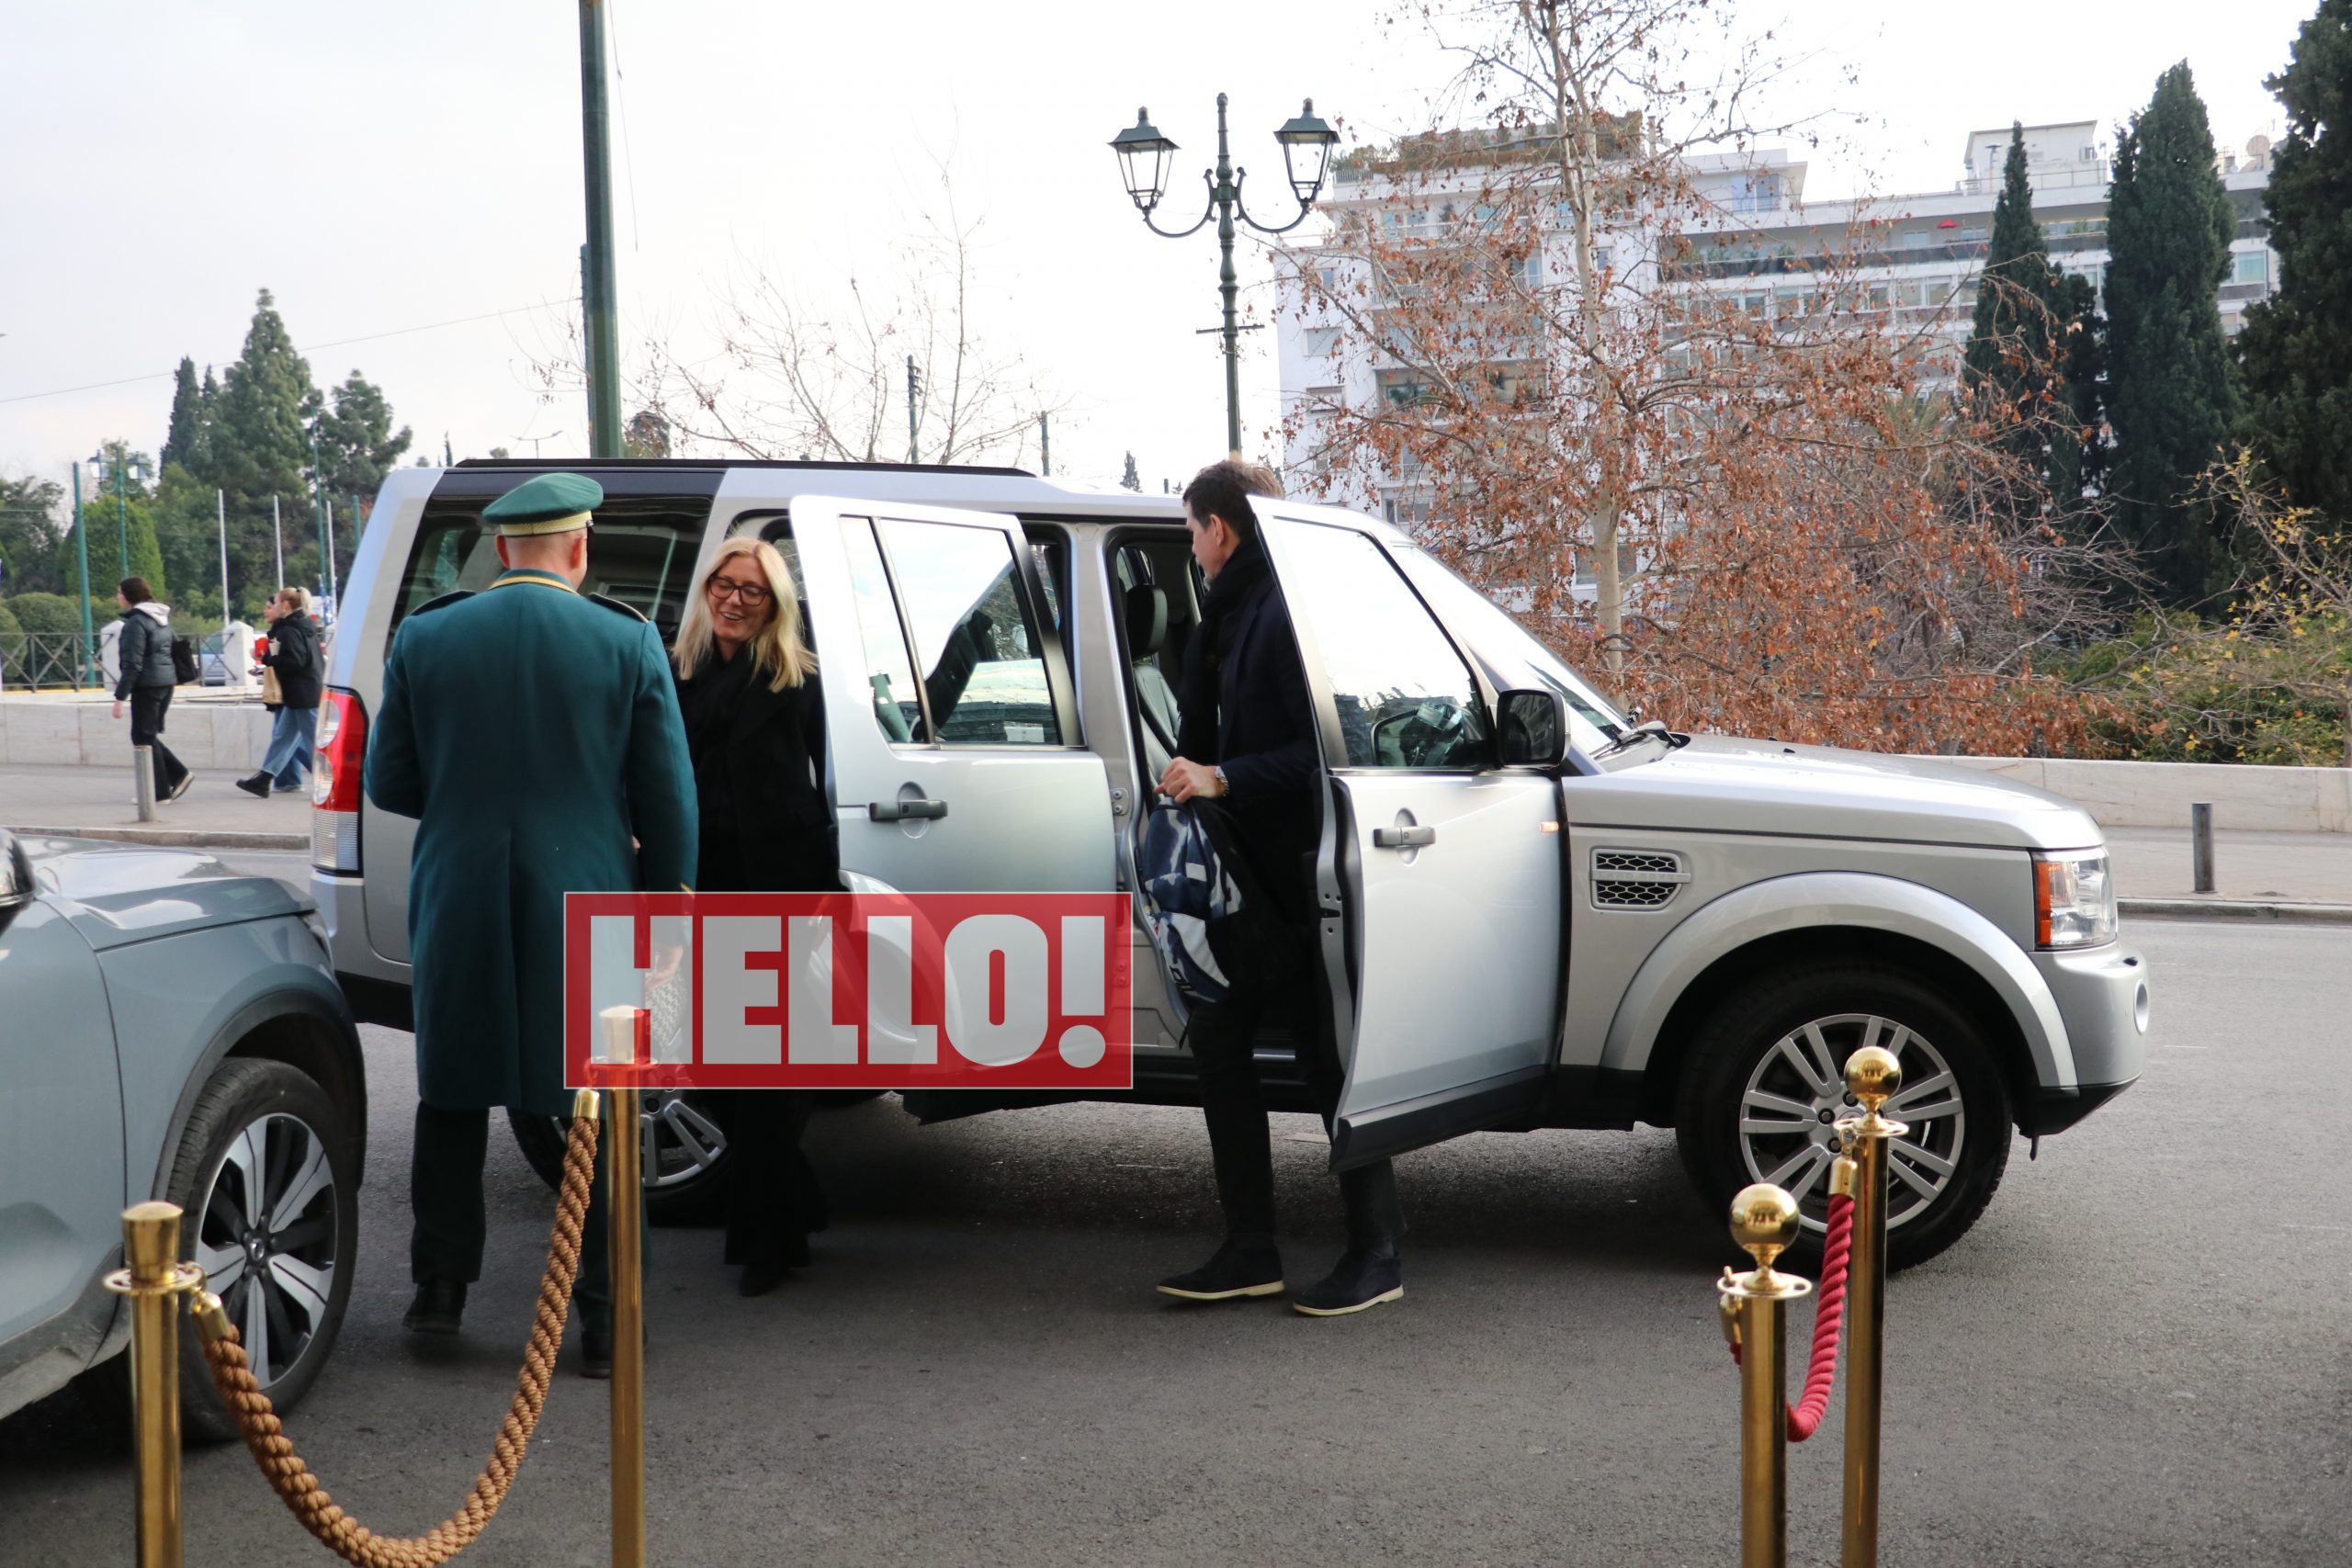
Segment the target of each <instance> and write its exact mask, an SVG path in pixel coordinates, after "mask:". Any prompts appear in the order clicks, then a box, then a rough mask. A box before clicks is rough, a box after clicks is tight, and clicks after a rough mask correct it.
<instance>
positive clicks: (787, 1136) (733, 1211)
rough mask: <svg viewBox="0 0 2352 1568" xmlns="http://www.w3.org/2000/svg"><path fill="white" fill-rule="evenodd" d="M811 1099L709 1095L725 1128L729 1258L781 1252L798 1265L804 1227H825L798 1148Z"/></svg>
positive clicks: (796, 1092) (784, 1092)
mask: <svg viewBox="0 0 2352 1568" xmlns="http://www.w3.org/2000/svg"><path fill="white" fill-rule="evenodd" d="M812 1098H813V1097H812V1096H810V1095H809V1093H808V1091H807V1090H805V1089H731V1090H728V1091H726V1092H724V1093H719V1094H714V1095H712V1096H711V1097H710V1101H709V1103H710V1108H711V1110H712V1111H713V1113H714V1114H716V1115H717V1117H718V1123H719V1125H720V1126H721V1127H723V1128H725V1129H726V1131H727V1250H726V1254H725V1260H726V1261H727V1262H729V1263H749V1262H752V1261H753V1260H754V1259H760V1258H771V1257H781V1258H783V1260H784V1261H785V1262H786V1263H788V1264H792V1265H795V1266H797V1265H799V1264H800V1263H802V1262H805V1261H806V1260H807V1258H808V1255H809V1233H810V1232H811V1231H820V1230H823V1229H824V1228H825V1226H826V1224H827V1214H826V1209H825V1193H824V1189H823V1188H821V1187H820V1186H819V1185H818V1183H817V1172H816V1168H814V1167H812V1166H811V1165H809V1156H807V1155H805V1154H803V1153H802V1152H801V1149H800V1137H801V1134H803V1133H805V1132H807V1131H808V1129H809V1104H810V1100H811V1099H812Z"/></svg>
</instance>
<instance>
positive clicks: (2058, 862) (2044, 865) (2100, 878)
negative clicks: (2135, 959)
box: [2033, 850, 2115, 947]
mask: <svg viewBox="0 0 2352 1568" xmlns="http://www.w3.org/2000/svg"><path fill="white" fill-rule="evenodd" d="M2114 940H2115V878H2114V877H2112V876H2110V875H2109V874H2108V867H2107V852H2106V851H2105V850H2092V851H2089V852H2084V851H2081V850H2062V851H2059V852H2056V853H2042V854H2036V855H2035V856H2034V857H2033V943H2034V945H2035V946H2036V947H2097V946H2098V945H2099V944H2100V943H2101V942H2113V941H2114Z"/></svg>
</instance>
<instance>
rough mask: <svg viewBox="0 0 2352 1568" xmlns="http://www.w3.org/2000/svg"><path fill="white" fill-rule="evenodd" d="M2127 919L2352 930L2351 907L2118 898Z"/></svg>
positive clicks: (2225, 900) (2246, 900)
mask: <svg viewBox="0 0 2352 1568" xmlns="http://www.w3.org/2000/svg"><path fill="white" fill-rule="evenodd" d="M2116 907H2117V908H2119V909H2120V911H2121V912H2122V913H2124V914H2126V915H2134V916H2138V917H2139V918H2141V919H2150V920H2268V921H2275V922H2277V923H2278V924H2280V925H2290V926H2291V925H2302V926H2352V904H2290V903H2272V902H2266V901H2263V900H2258V899H2247V898H2120V899H2118V900H2116Z"/></svg>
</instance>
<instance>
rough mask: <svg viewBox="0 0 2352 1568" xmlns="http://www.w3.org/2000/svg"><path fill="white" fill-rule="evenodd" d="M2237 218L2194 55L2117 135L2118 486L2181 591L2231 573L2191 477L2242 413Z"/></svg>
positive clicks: (2111, 372)
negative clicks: (2222, 293)
mask: <svg viewBox="0 0 2352 1568" xmlns="http://www.w3.org/2000/svg"><path fill="white" fill-rule="evenodd" d="M2236 232H2237V217H2236V214H2235V212H2234V211H2233V209H2232V208H2231V206H2230V201H2229V197H2228V195H2227V193H2225V192H2224V191H2223V190H2222V177H2221V175H2218V174H2216V173H2215V172H2214V168H2213V134H2212V131H2211V130H2210V129H2209V128H2208V126H2207V123H2206V118H2205V105H2204V102H2203V100H2201V99H2200V98H2199V97H2198V96H2197V87H2196V84H2195V82H2194V81H2193V80H2192V79H2191V78H2190V76H2189V73H2188V62H2186V61H2184V62H2181V63H2180V64H2177V65H2175V66H2173V67H2171V68H2170V69H2169V70H2167V71H2165V73H2164V74H2163V75H2161V76H2159V77H2157V78H2156V90H2155V96H2154V97H2152V98H2150V99H2149V101H2148V107H2146V108H2144V109H2142V110H2141V111H2140V112H2139V113H2137V114H2135V115H2133V116H2132V117H2131V125H2130V126H2129V127H2128V128H2126V129H2125V130H2123V131H2122V133H2121V134H2120V136H2119V137H2118V139H2117V145H2116V152H2115V185H2114V187H2113V189H2112V191H2111V192H2110V193H2109V197H2108V216H2107V235H2108V254H2109V262H2108V271H2107V361H2108V363H2107V417H2108V423H2109V425H2110V426H2112V428H2113V430H2114V433H2115V452H2114V456H2113V459H2112V464H2111V467H2110V468H2109V494H2110V495H2111V496H2112V497H2113V498H2114V500H2115V502H2116V521H2117V524H2118V526H2119V527H2120V530H2121V531H2122V534H2123V536H2124V537H2125V538H2127V539H2129V540H2131V541H2132V542H2133V543H2134V544H2135V545H2137V546H2138V547H2139V549H2140V551H2141V554H2142V557H2143V559H2144V561H2145V562H2146V564H2147V565H2148V567H2149V569H2150V570H2152V571H2153V572H2154V574H2155V577H2156V579H2157V581H2158V585H2159V590H2160V592H2162V594H2163V596H2164V597H2165V599H2166V600H2167V601H2169V602H2170V603H2173V604H2197V603H2199V601H2201V600H2203V599H2205V598H2207V597H2208V596H2210V595H2211V593H2212V592H2214V591H2215V590H2216V589H2217V588H2219V587H2220V586H2221V583H2220V581H2219V580H2218V579H2219V570H2220V567H2221V563H2222V551H2221V549H2220V548H2219V547H2218V544H2217V541H2216V539H2215V536H2214V535H2215V528H2214V522H2213V518H2212V514H2211V508H2210V507H2207V506H2203V505H2200V504H2199V502H2197V501H2196V500H2195V498H2194V496H2193V494H2192V491H2193V489H2194V486H2195V482H2196V479H2197V476H2198V475H2199V473H2200V472H2202V471H2203V469H2204V468H2205V467H2206V465H2207V464H2209V463H2211V461H2212V460H2213V459H2214V458H2215V457H2217V456H2219V455H2220V452H2221V447H2222V437H2223V436H2224V435H2225V434H2227V433H2228V431H2229V429H2230V426H2231V424H2232V423H2233V419H2234V417H2235V415H2236V389H2235V385H2234V382H2233V377H2232V372H2231V366H2230V359H2229V347H2228V344H2227V343H2226V341H2225V340H2224V338H2223V336H2222V315H2221V310H2220V308H2219V305H2218V303H2217V301H2218V299H2219V295H2218V292H2217V291H2218V290H2219V289H2220V288H2221V285H2222V278H2223V276H2225V275H2226V274H2227V273H2228V271H2229V266H2230V241H2231V239H2232V238H2233V236H2234V235H2235V234H2236Z"/></svg>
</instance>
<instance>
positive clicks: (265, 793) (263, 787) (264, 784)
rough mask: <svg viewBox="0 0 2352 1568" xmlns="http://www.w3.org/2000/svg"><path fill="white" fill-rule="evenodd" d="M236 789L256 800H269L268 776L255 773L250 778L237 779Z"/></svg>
mask: <svg viewBox="0 0 2352 1568" xmlns="http://www.w3.org/2000/svg"><path fill="white" fill-rule="evenodd" d="M237 787H238V788H239V789H241V790H243V791H244V792H245V793H246V794H247V795H252V796H253V797H254V799H256V800H266V799H267V798H269V775H268V774H267V773H255V774H254V775H253V777H251V778H245V779H239V780H238V781H237Z"/></svg>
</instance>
